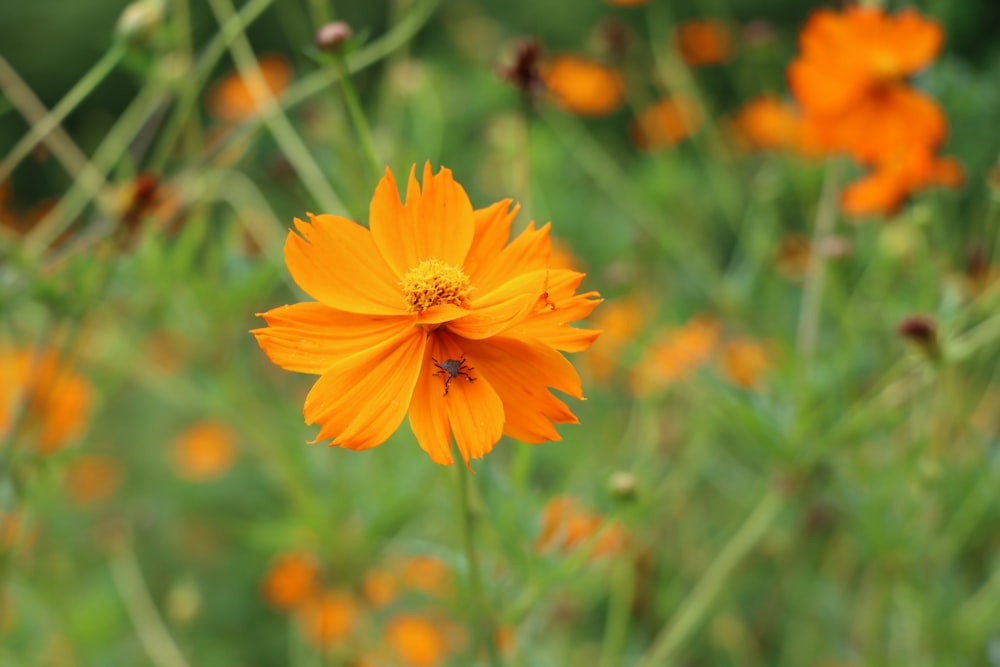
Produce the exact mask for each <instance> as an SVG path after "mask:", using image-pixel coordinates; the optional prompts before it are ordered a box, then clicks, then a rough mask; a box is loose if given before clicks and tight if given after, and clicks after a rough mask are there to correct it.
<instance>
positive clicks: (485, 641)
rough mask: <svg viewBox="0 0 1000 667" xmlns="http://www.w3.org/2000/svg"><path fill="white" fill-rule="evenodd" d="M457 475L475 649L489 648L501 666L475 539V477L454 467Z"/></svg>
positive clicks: (495, 666) (491, 657)
mask: <svg viewBox="0 0 1000 667" xmlns="http://www.w3.org/2000/svg"><path fill="white" fill-rule="evenodd" d="M453 469H454V470H457V472H455V473H454V476H455V477H457V481H456V483H455V492H456V493H457V494H458V505H459V508H460V512H461V516H460V523H461V525H462V546H463V548H464V549H465V560H466V565H467V567H468V574H469V589H470V591H471V592H472V598H473V599H472V602H473V604H474V606H475V609H474V613H473V614H472V615H471V617H470V619H471V624H472V628H471V630H472V637H473V641H474V642H475V646H476V648H477V650H478V648H479V647H484V648H485V649H486V657H487V659H488V660H489V664H490V665H491V667H498V666H499V665H501V664H502V663H501V661H500V653H499V651H498V650H497V644H496V632H495V630H496V627H495V625H494V622H493V617H492V612H491V611H490V604H489V600H487V598H486V591H485V589H484V588H483V578H482V573H481V572H480V569H479V552H478V550H477V549H476V539H475V534H474V533H475V517H474V515H473V512H472V505H471V501H470V498H469V475H470V474H471V473H470V472H469V471H468V470H467V469H466V468H465V467H464V466H462V465H455V466H453Z"/></svg>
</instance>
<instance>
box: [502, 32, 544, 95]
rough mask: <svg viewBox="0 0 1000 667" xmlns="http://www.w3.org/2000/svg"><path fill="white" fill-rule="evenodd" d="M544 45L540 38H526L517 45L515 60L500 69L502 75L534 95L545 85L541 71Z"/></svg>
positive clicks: (525, 92) (518, 87) (514, 84)
mask: <svg viewBox="0 0 1000 667" xmlns="http://www.w3.org/2000/svg"><path fill="white" fill-rule="evenodd" d="M541 59H542V45H541V43H540V42H538V40H534V39H526V40H524V41H523V42H521V43H520V44H518V45H517V49H516V50H515V51H514V62H513V64H511V65H510V66H508V67H504V68H503V69H501V70H500V76H502V77H503V78H504V80H505V81H507V82H508V83H510V84H511V85H513V86H514V87H515V88H517V89H518V90H520V91H521V92H522V93H524V94H525V95H527V96H530V95H534V94H535V93H536V92H538V91H539V90H541V89H542V88H543V86H544V84H543V82H542V76H541V74H540V73H539V70H538V67H539V62H540V61H541Z"/></svg>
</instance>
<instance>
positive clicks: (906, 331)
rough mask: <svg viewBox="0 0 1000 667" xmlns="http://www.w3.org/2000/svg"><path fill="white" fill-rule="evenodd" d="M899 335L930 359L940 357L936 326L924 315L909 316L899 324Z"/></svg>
mask: <svg viewBox="0 0 1000 667" xmlns="http://www.w3.org/2000/svg"><path fill="white" fill-rule="evenodd" d="M898 331H899V335H900V336H902V337H903V339H905V340H907V341H909V342H911V343H913V344H914V345H916V346H917V347H918V348H920V349H921V351H923V352H924V354H926V355H927V356H928V357H929V358H931V359H938V358H939V357H940V356H941V348H940V345H939V344H938V335H937V324H936V323H935V322H934V320H933V319H931V318H930V317H928V316H926V315H911V316H910V317H907V318H906V319H904V320H903V321H902V322H900V323H899V329H898Z"/></svg>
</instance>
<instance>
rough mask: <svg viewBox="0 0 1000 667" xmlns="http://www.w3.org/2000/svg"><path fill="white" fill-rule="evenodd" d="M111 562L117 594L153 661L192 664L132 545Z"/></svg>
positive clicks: (181, 666)
mask: <svg viewBox="0 0 1000 667" xmlns="http://www.w3.org/2000/svg"><path fill="white" fill-rule="evenodd" d="M108 566H109V567H110V568H111V576H112V578H113V579H114V582H115V588H117V589H118V595H119V596H120V597H121V599H122V602H123V603H124V605H125V610H126V611H127V612H128V616H129V618H130V619H131V621H132V625H133V626H135V630H136V632H137V633H138V635H139V642H140V643H141V644H142V647H143V649H145V651H146V655H148V656H149V659H150V661H151V662H152V663H153V664H154V665H156V667H189V666H188V662H187V660H185V659H184V655H183V654H182V653H181V650H180V649H179V648H178V647H177V644H176V643H175V642H174V639H173V637H171V636H170V632H169V631H168V630H167V626H166V624H165V623H164V622H163V618H161V617H160V612H159V611H157V609H156V604H155V603H154V602H153V598H152V596H151V595H150V594H149V588H148V587H147V586H146V580H145V579H144V578H143V576H142V570H140V569H139V564H138V563H137V562H136V560H135V554H134V553H133V552H132V548H131V547H130V546H128V545H123V546H121V547H120V548H119V553H118V554H117V555H116V556H115V557H113V558H112V559H111V560H110V561H109V562H108Z"/></svg>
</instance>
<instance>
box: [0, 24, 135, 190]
mask: <svg viewBox="0 0 1000 667" xmlns="http://www.w3.org/2000/svg"><path fill="white" fill-rule="evenodd" d="M124 54H125V43H124V42H123V41H121V40H119V41H116V42H115V43H114V44H112V45H111V48H110V49H108V50H107V51H105V52H104V55H103V56H101V58H100V60H98V61H97V62H96V63H94V66H93V67H91V68H90V70H89V71H88V72H87V73H86V74H84V75H83V77H82V78H81V79H80V80H79V81H77V82H76V84H75V85H74V86H73V87H72V88H71V89H70V91H69V92H68V93H66V94H65V95H64V96H63V98H62V99H61V100H59V102H58V103H57V104H56V105H55V106H54V107H53V108H52V110H51V111H49V112H48V113H47V114H45V116H44V117H43V118H41V119H39V120H37V121H35V122H34V123H32V124H31V129H30V130H29V131H28V132H27V134H25V135H24V136H23V137H21V139H20V140H19V141H18V142H17V143H16V144H15V145H14V148H12V149H11V151H10V153H8V154H7V157H5V158H4V159H3V162H0V183H2V182H3V181H6V180H7V178H8V177H9V176H10V175H11V173H13V171H14V168H15V167H16V166H17V165H18V164H19V163H20V162H21V160H23V159H24V158H25V156H27V155H28V154H29V153H30V152H31V150H32V149H33V148H34V147H35V146H37V145H38V144H39V142H41V141H43V140H44V139H45V138H46V137H47V136H48V134H49V133H50V132H51V131H52V130H53V129H55V128H56V127H57V126H58V125H59V124H60V123H61V122H62V121H63V119H65V118H66V116H67V115H69V113H70V112H71V111H72V110H73V109H75V108H76V107H77V105H78V104H80V102H82V101H83V100H84V99H85V98H86V97H87V95H89V94H90V93H91V92H92V91H93V90H94V88H96V87H97V84H99V83H100V82H101V81H103V80H104V77H106V76H107V75H108V74H109V73H110V72H111V70H113V69H114V68H115V66H116V65H117V64H118V62H119V61H120V60H121V58H122V55H124Z"/></svg>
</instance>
